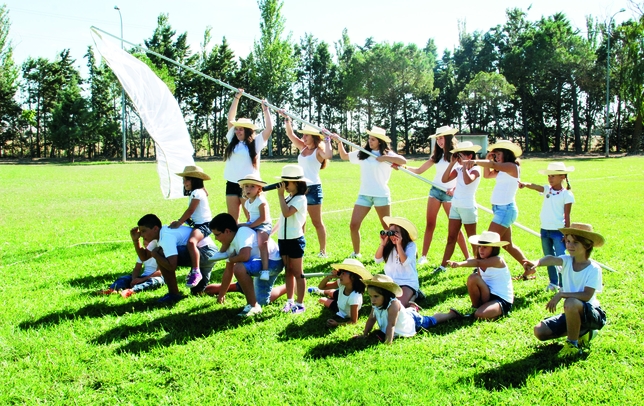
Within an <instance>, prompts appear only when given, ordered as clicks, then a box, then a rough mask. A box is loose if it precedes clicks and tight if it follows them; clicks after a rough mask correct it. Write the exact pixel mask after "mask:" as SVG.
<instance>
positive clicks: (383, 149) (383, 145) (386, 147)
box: [358, 137, 391, 160]
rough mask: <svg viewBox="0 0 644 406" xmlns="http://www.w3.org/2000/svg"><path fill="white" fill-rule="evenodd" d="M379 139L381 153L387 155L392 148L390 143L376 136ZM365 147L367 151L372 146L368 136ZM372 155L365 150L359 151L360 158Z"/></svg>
mask: <svg viewBox="0 0 644 406" xmlns="http://www.w3.org/2000/svg"><path fill="white" fill-rule="evenodd" d="M374 138H376V139H377V140H378V151H380V155H387V153H388V152H389V151H390V150H391V149H390V148H389V144H387V142H386V141H384V140H381V139H380V138H377V137H374ZM364 149H366V150H367V151H371V147H370V146H369V139H368V138H367V144H366V145H365V146H364ZM370 156H371V155H369V154H367V153H366V152H364V151H360V152H358V159H360V160H364V159H367V158H369V157H370Z"/></svg>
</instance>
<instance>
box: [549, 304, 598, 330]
mask: <svg viewBox="0 0 644 406" xmlns="http://www.w3.org/2000/svg"><path fill="white" fill-rule="evenodd" d="M583 303H584V312H583V314H582V315H581V330H580V334H579V335H582V333H583V332H584V331H587V330H600V329H601V328H602V327H604V325H605V324H606V313H605V312H604V311H603V310H602V308H601V307H599V306H597V307H595V306H593V305H591V304H590V303H588V302H583ZM542 323H543V324H545V326H546V327H548V328H549V329H550V331H552V333H553V334H554V335H555V336H562V335H564V334H566V332H567V331H568V326H567V324H566V315H565V313H561V314H558V315H556V316H552V317H549V318H547V319H545V320H544V321H542Z"/></svg>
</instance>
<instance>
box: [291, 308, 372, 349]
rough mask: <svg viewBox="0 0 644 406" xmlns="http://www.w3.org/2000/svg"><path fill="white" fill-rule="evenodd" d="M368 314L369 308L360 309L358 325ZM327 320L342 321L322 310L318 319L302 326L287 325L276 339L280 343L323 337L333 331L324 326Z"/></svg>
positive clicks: (311, 319)
mask: <svg viewBox="0 0 644 406" xmlns="http://www.w3.org/2000/svg"><path fill="white" fill-rule="evenodd" d="M320 306H322V305H320ZM370 312H371V307H370V306H366V307H363V308H362V309H360V311H359V312H358V324H360V323H364V322H365V321H366V318H367V317H368V316H369V313H370ZM294 317H297V316H294ZM329 319H334V320H336V321H338V322H340V321H342V319H341V318H340V317H338V316H334V314H333V313H331V311H330V310H329V309H328V308H325V309H322V312H321V313H320V315H319V316H318V317H315V318H309V319H308V320H306V321H305V322H304V323H302V324H298V323H289V324H288V325H287V326H286V328H285V329H284V330H283V331H282V332H281V333H279V334H278V338H279V340H280V341H289V340H294V339H300V338H306V337H324V336H326V335H328V334H329V333H331V332H332V331H333V328H332V327H327V325H326V321H327V320H329ZM361 319H362V320H361ZM345 321H346V320H345Z"/></svg>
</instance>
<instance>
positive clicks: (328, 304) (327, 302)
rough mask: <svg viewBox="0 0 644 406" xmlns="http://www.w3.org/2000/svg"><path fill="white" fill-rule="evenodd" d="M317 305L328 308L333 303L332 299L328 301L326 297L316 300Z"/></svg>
mask: <svg viewBox="0 0 644 406" xmlns="http://www.w3.org/2000/svg"><path fill="white" fill-rule="evenodd" d="M318 303H320V304H323V305H324V307H327V308H328V307H329V306H331V303H333V299H329V298H327V297H321V298H319V299H318Z"/></svg>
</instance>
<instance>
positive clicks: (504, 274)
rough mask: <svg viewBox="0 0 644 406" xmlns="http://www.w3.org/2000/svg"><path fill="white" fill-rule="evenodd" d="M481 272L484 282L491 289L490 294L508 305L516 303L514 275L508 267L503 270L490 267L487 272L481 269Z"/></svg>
mask: <svg viewBox="0 0 644 406" xmlns="http://www.w3.org/2000/svg"><path fill="white" fill-rule="evenodd" d="M479 272H480V275H481V278H482V279H483V282H485V284H486V285H487V286H488V288H490V293H492V294H493V295H497V296H498V297H500V298H501V299H503V300H505V301H506V302H508V303H514V287H513V286H512V275H511V274H510V270H509V269H508V266H507V265H506V266H505V267H503V268H492V267H488V268H487V269H486V270H485V271H483V270H481V269H479Z"/></svg>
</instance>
